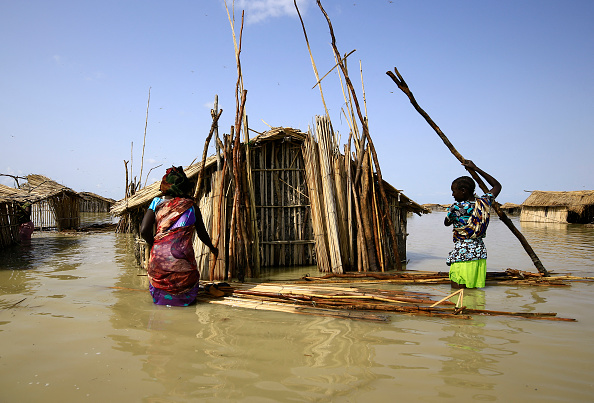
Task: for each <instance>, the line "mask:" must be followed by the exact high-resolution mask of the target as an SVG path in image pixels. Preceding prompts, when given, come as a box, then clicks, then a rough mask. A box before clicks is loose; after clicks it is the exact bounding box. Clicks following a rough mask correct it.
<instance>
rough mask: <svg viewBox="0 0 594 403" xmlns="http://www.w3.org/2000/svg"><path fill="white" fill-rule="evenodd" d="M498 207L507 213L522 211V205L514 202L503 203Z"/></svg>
mask: <svg viewBox="0 0 594 403" xmlns="http://www.w3.org/2000/svg"><path fill="white" fill-rule="evenodd" d="M499 208H500V209H501V210H503V212H505V214H507V215H518V214H520V211H522V206H521V205H519V204H515V203H505V204H502V205H501V206H499Z"/></svg>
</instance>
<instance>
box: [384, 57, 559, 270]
mask: <svg viewBox="0 0 594 403" xmlns="http://www.w3.org/2000/svg"><path fill="white" fill-rule="evenodd" d="M394 73H396V74H394ZM394 73H392V72H391V71H387V72H386V74H387V75H388V76H389V77H390V78H391V79H392V81H394V83H396V86H397V87H398V88H399V89H400V90H401V91H402V92H404V94H405V95H406V96H407V97H408V99H409V101H410V103H411V104H412V105H413V107H414V108H415V109H416V110H417V112H419V113H420V114H421V116H423V118H424V119H425V120H426V121H427V123H428V124H429V126H431V127H432V128H433V130H435V132H436V133H437V135H438V136H439V137H440V138H441V140H442V141H443V143H444V144H445V145H446V147H447V148H448V149H449V150H450V152H451V153H452V154H453V155H454V157H456V158H457V159H458V161H460V162H462V163H463V162H464V161H466V159H465V158H464V157H462V154H460V153H459V152H458V150H456V148H455V147H454V146H453V145H452V143H451V142H450V140H449V139H448V138H447V137H446V135H445V134H444V133H443V132H442V131H441V129H440V128H439V126H437V124H435V122H434V121H433V119H431V117H430V116H429V114H428V113H427V112H425V111H424V110H423V109H422V108H421V107H420V105H419V104H418V103H417V100H416V99H415V97H414V95H413V93H412V91H411V90H410V88H409V87H408V84H407V83H406V81H404V78H402V75H400V73H399V72H398V69H397V68H396V67H394ZM397 76H398V77H397ZM467 170H468V172H469V173H470V175H471V176H472V177H473V179H474V180H475V181H476V182H477V183H478V184H479V187H480V188H481V189H482V190H483V192H488V191H489V189H488V188H487V186H486V185H485V183H484V182H483V180H482V179H481V177H480V176H478V174H477V173H476V172H475V171H474V170H472V169H467ZM493 209H494V210H495V212H496V213H497V215H498V216H499V218H501V221H503V222H504V223H505V225H506V226H507V227H508V228H509V229H510V230H511V232H512V233H513V234H514V235H515V236H516V238H518V240H519V241H520V243H521V244H522V246H523V247H524V250H525V251H526V253H528V256H530V259H532V263H533V264H534V266H535V267H536V269H537V270H538V271H539V272H540V273H542V274H543V275H545V276H549V272H548V271H547V269H545V267H544V266H543V264H542V262H541V261H540V259H539V258H538V256H536V253H535V252H534V250H533V249H532V247H531V246H530V244H529V243H528V241H527V240H526V238H525V237H524V235H522V233H521V232H520V231H519V230H518V229H517V228H516V226H515V225H514V223H513V222H512V221H511V220H510V219H509V217H508V216H507V214H505V212H503V211H502V210H501V208H500V206H499V203H497V202H494V203H493Z"/></svg>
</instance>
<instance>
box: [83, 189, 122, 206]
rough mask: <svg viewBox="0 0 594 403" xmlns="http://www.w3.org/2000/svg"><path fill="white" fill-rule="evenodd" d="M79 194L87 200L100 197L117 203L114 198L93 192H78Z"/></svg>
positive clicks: (102, 199)
mask: <svg viewBox="0 0 594 403" xmlns="http://www.w3.org/2000/svg"><path fill="white" fill-rule="evenodd" d="M78 194H79V195H80V196H81V197H82V198H83V199H85V200H90V199H98V200H100V201H103V202H105V203H112V204H113V203H115V200H114V199H109V198H107V197H103V196H99V195H98V194H95V193H91V192H78Z"/></svg>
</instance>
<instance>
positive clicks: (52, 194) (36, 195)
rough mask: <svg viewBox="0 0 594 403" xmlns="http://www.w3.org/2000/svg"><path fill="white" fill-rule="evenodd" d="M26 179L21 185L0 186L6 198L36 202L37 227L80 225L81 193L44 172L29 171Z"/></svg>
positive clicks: (33, 212)
mask: <svg viewBox="0 0 594 403" xmlns="http://www.w3.org/2000/svg"><path fill="white" fill-rule="evenodd" d="M26 179H27V182H26V183H24V184H22V185H20V187H19V188H18V189H17V188H11V187H8V186H2V187H1V188H0V190H1V194H2V196H3V197H4V198H5V199H8V200H12V201H14V202H24V201H27V202H29V203H31V204H32V206H31V220H32V221H33V224H34V225H35V228H36V229H49V228H56V229H57V230H58V231H61V230H64V229H73V228H78V226H79V224H80V214H79V201H80V199H81V197H80V196H79V195H78V193H76V192H75V191H74V190H72V189H70V188H68V187H66V186H64V185H61V184H59V183H57V182H55V181H53V180H51V179H49V178H46V177H45V176H42V175H28V176H27V177H26Z"/></svg>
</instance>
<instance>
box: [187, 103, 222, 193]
mask: <svg viewBox="0 0 594 403" xmlns="http://www.w3.org/2000/svg"><path fill="white" fill-rule="evenodd" d="M221 113H223V110H222V109H220V110H218V111H215V110H214V109H212V110H211V111H210V114H211V115H212V124H211V125H210V132H209V133H208V136H207V137H206V140H205V141H204V150H202V166H201V167H200V173H199V174H198V180H197V181H196V188H195V189H194V199H196V198H197V197H198V193H199V192H200V187H201V186H202V179H203V178H204V165H205V164H206V154H207V153H208V146H209V144H210V139H211V138H212V135H213V133H214V132H215V131H216V130H217V128H218V124H219V118H220V117H221Z"/></svg>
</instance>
